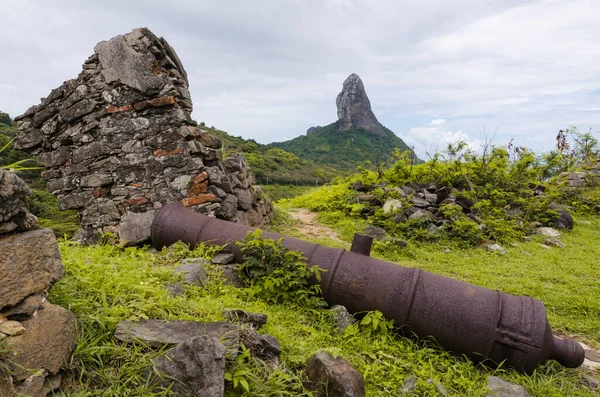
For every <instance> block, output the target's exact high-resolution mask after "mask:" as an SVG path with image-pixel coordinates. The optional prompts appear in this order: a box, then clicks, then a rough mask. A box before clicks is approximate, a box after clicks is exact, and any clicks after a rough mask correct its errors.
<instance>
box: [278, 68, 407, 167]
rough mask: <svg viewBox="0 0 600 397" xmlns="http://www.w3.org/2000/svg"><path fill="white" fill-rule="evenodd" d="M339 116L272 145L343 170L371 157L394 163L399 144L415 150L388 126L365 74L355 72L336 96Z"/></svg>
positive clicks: (399, 147) (401, 148)
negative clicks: (375, 109) (372, 98)
mask: <svg viewBox="0 0 600 397" xmlns="http://www.w3.org/2000/svg"><path fill="white" fill-rule="evenodd" d="M335 103H336V106H337V115H338V120H337V121H336V122H334V123H332V124H329V125H327V126H325V127H321V126H318V127H311V128H309V129H308V131H307V132H306V135H302V136H299V137H297V138H294V139H292V140H289V141H285V142H274V143H271V144H270V145H269V146H272V147H277V148H281V149H283V150H285V151H288V152H291V153H294V154H295V155H297V156H298V157H300V158H303V159H306V160H312V161H314V162H315V163H317V164H322V165H328V166H331V167H335V168H338V169H340V170H354V169H355V168H356V167H357V166H359V165H362V164H364V162H365V161H367V160H368V161H371V162H372V163H374V164H381V163H384V162H385V163H388V164H389V163H390V162H391V161H393V157H392V154H393V153H394V150H395V149H396V148H398V149H400V150H401V151H404V150H411V149H410V148H409V147H408V145H406V143H404V141H403V140H402V139H400V138H399V137H398V136H396V134H394V133H393V132H392V131H390V130H389V129H387V128H386V127H384V126H383V125H382V124H381V123H380V122H379V121H378V120H377V117H376V116H375V114H374V113H373V110H372V109H371V101H369V97H368V96H367V92H366V91H365V87H364V84H363V82H362V80H361V78H360V77H359V76H358V75H357V74H355V73H352V74H351V75H350V76H348V78H347V79H346V80H345V81H344V84H343V87H342V91H341V92H340V93H339V94H338V96H337V98H336V101H335Z"/></svg>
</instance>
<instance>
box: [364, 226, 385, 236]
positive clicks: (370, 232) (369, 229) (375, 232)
mask: <svg viewBox="0 0 600 397" xmlns="http://www.w3.org/2000/svg"><path fill="white" fill-rule="evenodd" d="M365 235H367V236H369V237H373V238H374V239H376V240H382V239H383V238H385V236H386V235H387V232H386V231H385V229H382V228H380V227H377V226H373V225H367V226H366V227H365Z"/></svg>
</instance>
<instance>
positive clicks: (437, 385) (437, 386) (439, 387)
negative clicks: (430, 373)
mask: <svg viewBox="0 0 600 397" xmlns="http://www.w3.org/2000/svg"><path fill="white" fill-rule="evenodd" d="M427 383H430V384H432V385H434V386H435V389H436V390H437V391H438V393H439V394H441V395H442V396H444V397H446V396H447V395H448V393H447V392H446V388H445V387H444V386H443V385H442V384H441V383H438V382H436V381H435V380H433V379H431V378H429V379H427Z"/></svg>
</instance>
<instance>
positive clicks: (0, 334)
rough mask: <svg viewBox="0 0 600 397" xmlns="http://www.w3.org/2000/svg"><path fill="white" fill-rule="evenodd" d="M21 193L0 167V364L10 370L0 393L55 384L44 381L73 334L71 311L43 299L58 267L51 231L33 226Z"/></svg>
mask: <svg viewBox="0 0 600 397" xmlns="http://www.w3.org/2000/svg"><path fill="white" fill-rule="evenodd" d="M27 194H29V189H28V188H27V186H26V185H25V182H23V180H22V179H21V178H19V177H18V176H17V175H16V174H15V173H12V172H8V171H6V170H3V169H0V214H2V215H1V216H2V217H3V218H2V219H3V222H1V223H0V230H2V231H0V339H3V340H4V341H6V345H7V350H8V352H7V354H6V355H3V357H2V359H0V361H2V360H5V361H6V362H0V366H6V365H7V364H8V367H9V368H11V373H12V375H10V376H4V373H2V371H0V397H4V396H6V397H9V396H13V394H14V395H17V394H18V395H27V396H33V397H45V396H46V395H47V394H48V393H49V392H50V391H51V390H54V389H57V388H58V387H60V381H59V382H58V385H57V384H56V382H55V381H54V382H53V385H52V386H53V387H51V388H50V387H47V384H48V379H50V378H52V379H56V377H54V374H56V372H57V371H58V370H59V369H60V367H61V366H62V365H63V364H64V363H66V362H67V360H68V358H69V356H70V354H71V350H72V347H73V344H74V343H75V339H76V334H75V317H74V316H73V314H72V313H71V312H68V311H66V310H65V309H63V308H62V307H60V306H55V305H52V304H50V303H48V302H46V295H47V294H48V289H49V288H50V287H51V286H52V284H54V283H55V282H56V281H58V280H59V279H60V278H61V277H62V275H63V271H64V270H63V265H62V262H61V261H60V254H59V252H58V244H57V242H56V239H55V237H54V233H53V232H52V231H51V230H49V229H39V225H38V223H37V220H36V219H35V217H34V216H33V215H31V214H30V213H29V211H28V210H27V208H26V206H25V201H24V199H25V196H26V195H27ZM22 221H23V222H22ZM7 223H14V224H15V227H12V228H6V227H5V226H6V224H7ZM58 379H59V380H60V376H58Z"/></svg>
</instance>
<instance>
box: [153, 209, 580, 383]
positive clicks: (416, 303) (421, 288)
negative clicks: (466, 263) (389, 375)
mask: <svg viewBox="0 0 600 397" xmlns="http://www.w3.org/2000/svg"><path fill="white" fill-rule="evenodd" d="M253 230H254V229H253V228H251V227H248V226H244V225H240V224H236V223H232V222H227V221H224V220H220V219H216V218H211V217H208V216H206V215H202V214H200V213H197V212H195V211H193V210H191V209H189V208H185V207H184V206H183V205H181V204H180V203H178V202H177V203H170V204H168V205H166V206H164V207H163V208H162V209H161V210H160V211H159V212H158V214H156V217H155V218H154V221H153V222H152V243H153V246H154V247H155V248H156V249H162V248H163V247H165V246H169V245H171V244H173V243H174V242H176V241H183V242H184V243H187V244H190V245H192V246H193V245H195V244H197V243H199V242H206V243H211V244H216V245H226V246H227V247H228V249H230V250H232V251H233V252H234V254H235V260H236V261H237V262H241V261H242V255H241V252H240V249H239V247H238V246H237V245H236V244H235V243H236V242H237V241H240V240H242V239H243V238H244V237H245V236H246V234H247V233H248V232H251V231H253ZM264 236H265V237H267V238H272V239H278V238H281V237H283V245H284V246H285V247H286V248H288V249H290V250H299V251H300V252H302V253H303V255H304V256H305V257H306V259H307V261H308V263H309V264H311V265H318V266H319V267H321V268H323V269H325V270H326V272H325V273H323V275H322V278H321V282H320V285H321V289H322V291H323V298H324V299H325V300H326V301H327V302H328V303H329V304H331V305H337V304H339V305H344V306H345V307H346V308H347V309H348V310H349V311H350V312H351V313H356V312H364V311H371V310H379V311H380V312H382V313H383V315H384V316H385V317H386V318H388V319H391V320H394V323H395V324H396V325H398V326H408V327H410V329H411V330H412V331H413V332H414V333H415V334H416V335H418V336H420V337H427V336H433V337H434V338H435V339H436V340H437V342H438V343H439V344H440V345H441V346H442V347H444V348H445V349H447V350H449V351H453V352H456V353H462V354H466V355H467V356H468V357H470V358H471V359H472V360H474V361H486V360H491V361H492V362H493V363H496V364H500V363H502V362H504V364H505V365H508V366H511V367H514V368H515V369H517V370H518V371H521V372H525V373H531V372H533V370H534V368H535V367H536V366H537V365H538V364H541V363H543V362H545V361H546V360H548V359H555V360H557V361H558V362H559V363H561V364H562V365H564V366H566V367H571V368H575V367H578V366H579V365H581V364H582V363H583V360H584V351H583V348H582V347H581V346H580V345H579V344H578V343H577V342H575V341H574V340H573V339H560V338H557V337H554V336H553V335H552V330H551V329H550V325H549V324H548V320H547V319H546V308H545V306H544V304H543V303H542V302H541V301H539V300H538V299H534V298H530V297H527V296H514V295H509V294H505V293H503V292H500V291H492V290H490V289H487V288H482V287H478V286H476V285H473V284H469V283H466V282H463V281H459V280H454V279H451V278H448V277H443V276H440V275H437V274H433V273H429V272H426V271H423V270H420V269H418V268H406V267H402V266H400V265H397V264H395V263H391V262H385V261H382V260H379V259H375V258H371V257H369V256H368V255H369V250H370V245H371V241H370V240H369V239H368V238H365V237H364V236H360V235H358V237H355V240H354V242H353V244H352V246H353V248H352V250H351V251H346V250H344V249H341V248H339V249H336V248H328V247H324V246H322V245H319V244H312V243H308V242H306V241H302V240H299V239H296V238H292V237H284V236H281V235H278V234H275V233H268V232H266V233H264Z"/></svg>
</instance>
